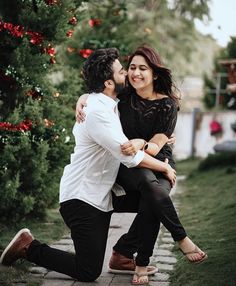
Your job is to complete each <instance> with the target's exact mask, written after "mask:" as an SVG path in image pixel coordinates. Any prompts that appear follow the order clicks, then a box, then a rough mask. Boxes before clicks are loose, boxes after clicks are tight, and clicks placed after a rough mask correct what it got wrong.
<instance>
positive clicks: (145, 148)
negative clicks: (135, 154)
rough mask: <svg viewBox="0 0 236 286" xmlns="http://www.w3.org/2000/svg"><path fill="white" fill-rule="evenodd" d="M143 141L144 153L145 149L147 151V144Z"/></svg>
mask: <svg viewBox="0 0 236 286" xmlns="http://www.w3.org/2000/svg"><path fill="white" fill-rule="evenodd" d="M143 141H144V143H143V147H142V150H143V151H144V150H147V149H148V143H147V141H145V140H143Z"/></svg>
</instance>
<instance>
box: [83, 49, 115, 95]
mask: <svg viewBox="0 0 236 286" xmlns="http://www.w3.org/2000/svg"><path fill="white" fill-rule="evenodd" d="M118 57H119V54H118V50H117V49H115V48H109V49H98V50H96V51H94V52H93V53H92V54H91V55H90V56H89V58H88V59H87V60H86V62H85V63H84V65H83V70H82V73H83V77H84V81H85V84H86V86H87V88H88V92H102V91H103V90H104V89H105V85H104V82H105V81H106V80H109V79H112V80H114V78H113V73H114V71H113V67H112V65H113V63H114V61H115V60H116V59H118Z"/></svg>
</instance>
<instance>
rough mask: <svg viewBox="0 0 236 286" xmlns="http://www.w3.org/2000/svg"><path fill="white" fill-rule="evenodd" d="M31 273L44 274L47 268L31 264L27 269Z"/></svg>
mask: <svg viewBox="0 0 236 286" xmlns="http://www.w3.org/2000/svg"><path fill="white" fill-rule="evenodd" d="M29 271H30V272H31V273H33V274H46V273H47V272H48V270H47V269H46V268H44V267H38V266H33V267H31V268H30V269H29Z"/></svg>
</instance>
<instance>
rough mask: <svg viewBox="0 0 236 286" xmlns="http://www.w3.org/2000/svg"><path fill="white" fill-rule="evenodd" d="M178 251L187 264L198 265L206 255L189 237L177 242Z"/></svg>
mask: <svg viewBox="0 0 236 286" xmlns="http://www.w3.org/2000/svg"><path fill="white" fill-rule="evenodd" d="M178 243H179V247H180V250H181V251H182V252H183V254H184V255H185V256H186V258H187V259H188V261H189V262H193V263H199V262H202V261H203V260H205V259H206V258H207V254H206V253H205V252H203V251H202V250H201V249H200V248H199V247H198V246H196V244H194V243H193V242H192V240H191V239H190V238H189V237H185V238H184V239H182V240H180V241H178Z"/></svg>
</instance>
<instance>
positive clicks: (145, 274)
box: [134, 272, 148, 277]
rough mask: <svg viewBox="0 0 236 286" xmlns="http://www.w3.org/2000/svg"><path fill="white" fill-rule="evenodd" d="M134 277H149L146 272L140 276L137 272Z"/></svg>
mask: <svg viewBox="0 0 236 286" xmlns="http://www.w3.org/2000/svg"><path fill="white" fill-rule="evenodd" d="M134 275H137V276H138V277H143V276H148V272H144V273H142V274H139V273H137V272H134Z"/></svg>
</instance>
